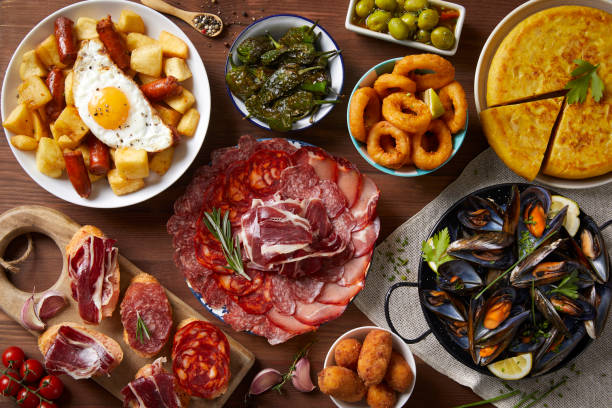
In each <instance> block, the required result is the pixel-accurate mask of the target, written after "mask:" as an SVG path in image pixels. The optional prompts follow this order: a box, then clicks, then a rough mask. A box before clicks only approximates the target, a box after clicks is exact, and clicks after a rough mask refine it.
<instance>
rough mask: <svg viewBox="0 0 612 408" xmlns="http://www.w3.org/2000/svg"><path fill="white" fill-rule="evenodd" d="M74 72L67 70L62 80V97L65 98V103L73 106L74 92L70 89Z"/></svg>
mask: <svg viewBox="0 0 612 408" xmlns="http://www.w3.org/2000/svg"><path fill="white" fill-rule="evenodd" d="M73 78H74V74H73V73H72V71H68V74H66V79H65V80H64V98H66V105H70V106H74V92H73V91H72V86H73V83H74V82H73Z"/></svg>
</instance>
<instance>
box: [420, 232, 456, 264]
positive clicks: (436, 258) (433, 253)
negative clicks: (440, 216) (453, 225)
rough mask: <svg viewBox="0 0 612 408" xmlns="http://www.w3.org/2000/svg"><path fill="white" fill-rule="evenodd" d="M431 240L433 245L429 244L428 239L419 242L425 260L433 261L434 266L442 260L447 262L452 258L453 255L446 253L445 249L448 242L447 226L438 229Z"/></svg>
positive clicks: (441, 262)
mask: <svg viewBox="0 0 612 408" xmlns="http://www.w3.org/2000/svg"><path fill="white" fill-rule="evenodd" d="M431 240H432V245H433V247H432V245H430V244H429V242H428V241H429V240H426V241H423V243H422V244H421V249H422V251H423V255H422V256H423V259H424V260H425V261H426V262H433V263H434V264H435V265H436V267H438V266H440V265H442V264H443V263H444V262H448V261H450V260H452V259H453V257H451V256H450V255H448V254H447V253H446V249H447V248H448V245H449V244H450V235H449V233H448V228H444V229H443V230H441V231H438V233H437V234H435V235H434V236H433V237H432V238H431ZM436 273H437V272H436Z"/></svg>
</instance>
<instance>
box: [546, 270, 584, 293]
mask: <svg viewBox="0 0 612 408" xmlns="http://www.w3.org/2000/svg"><path fill="white" fill-rule="evenodd" d="M550 293H559V294H561V295H564V296H567V297H568V298H572V299H577V298H578V274H577V273H576V271H573V272H572V273H571V274H569V275H568V276H566V277H565V278H563V280H562V281H561V283H559V285H558V286H557V287H556V288H553V289H551V290H550Z"/></svg>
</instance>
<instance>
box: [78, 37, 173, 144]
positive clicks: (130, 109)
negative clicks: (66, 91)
mask: <svg viewBox="0 0 612 408" xmlns="http://www.w3.org/2000/svg"><path fill="white" fill-rule="evenodd" d="M73 75H74V79H73V94H74V103H75V107H76V108H77V110H78V111H79V116H80V117H81V119H82V120H83V122H84V123H85V124H86V125H87V127H89V129H90V130H91V133H93V134H94V135H95V136H96V137H97V138H98V139H100V140H101V141H102V142H103V143H104V144H106V145H108V146H110V147H114V148H120V147H129V148H132V149H144V150H146V151H147V152H157V151H160V150H164V149H166V148H168V147H170V146H171V145H172V130H171V129H170V128H169V127H168V126H167V125H166V124H164V123H163V122H162V120H161V118H160V116H159V115H158V114H157V112H156V111H155V109H154V108H153V107H152V106H151V104H150V103H149V101H148V100H147V99H146V97H145V96H144V94H143V93H142V91H141V90H140V88H139V87H138V85H137V84H136V83H135V82H134V81H133V80H132V78H130V77H128V76H127V75H125V74H124V73H123V71H122V70H121V69H119V67H117V65H115V63H114V62H113V61H112V59H111V57H110V56H109V54H108V52H107V51H106V49H105V48H104V45H103V44H102V43H101V42H100V41H99V40H96V39H93V40H87V41H83V43H82V45H81V48H80V49H79V53H78V56H77V60H76V62H75V64H74V74H73Z"/></svg>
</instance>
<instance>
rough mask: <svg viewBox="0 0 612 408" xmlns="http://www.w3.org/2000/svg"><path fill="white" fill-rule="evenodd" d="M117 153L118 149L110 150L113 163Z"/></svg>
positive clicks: (112, 148)
mask: <svg viewBox="0 0 612 408" xmlns="http://www.w3.org/2000/svg"><path fill="white" fill-rule="evenodd" d="M116 151H117V149H115V148H114V147H111V148H110V149H108V153H109V154H110V157H111V160H112V161H113V163H114V162H115V152H116Z"/></svg>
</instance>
